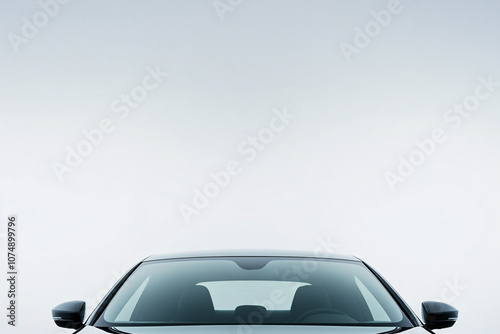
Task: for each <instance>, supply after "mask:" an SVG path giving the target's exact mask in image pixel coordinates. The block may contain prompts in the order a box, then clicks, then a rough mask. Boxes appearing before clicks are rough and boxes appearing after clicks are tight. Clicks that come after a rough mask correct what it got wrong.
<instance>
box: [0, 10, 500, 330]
mask: <svg viewBox="0 0 500 334" xmlns="http://www.w3.org/2000/svg"><path fill="white" fill-rule="evenodd" d="M499 10H500V6H499V5H498V2H497V1H494V0H491V1H479V2H471V1H456V0H454V1H451V0H448V1H439V2H435V1H430V0H422V1H410V0H401V1H399V2H398V1H396V0H391V1H347V0H343V1H340V0H332V1H319V0H317V1H310V0H308V1H305V0H304V1H289V0H287V1H285V0H279V1H278V0H275V1H261V0H259V1H245V0H231V1H230V0H220V1H219V0H216V1H214V2H213V1H212V0H203V1H202V0H197V1H181V0H178V1H156V0H151V1H95V0H88V1H81V2H77V1H68V0H64V1H63V0H41V1H40V2H38V1H15V2H12V1H5V0H4V1H1V2H0V12H1V13H2V19H1V20H0V26H1V34H2V36H3V38H1V39H0V52H1V56H0V59H1V76H0V88H1V90H0V91H1V93H2V98H1V99H0V136H1V139H2V140H1V144H0V154H1V162H2V163H1V165H0V213H1V215H0V220H1V229H0V247H1V250H0V254H1V255H0V260H1V262H0V263H1V265H0V267H1V268H3V269H2V271H3V272H4V275H7V274H6V273H7V256H6V255H7V250H6V248H7V239H6V231H7V221H8V217H9V215H17V219H18V224H19V225H18V234H17V244H18V250H17V256H18V260H17V261H18V263H17V264H18V268H19V276H18V286H17V290H18V291H17V292H18V299H17V303H18V310H17V311H18V314H17V325H18V326H17V327H15V328H12V327H11V326H8V325H7V320H8V319H7V317H6V314H7V311H6V307H4V306H5V305H7V303H8V300H7V297H6V292H7V290H8V285H7V281H6V280H5V279H2V281H1V283H0V291H1V292H0V295H1V296H3V297H2V299H1V301H0V304H1V305H3V306H2V307H1V308H2V309H3V310H4V311H2V314H1V317H0V319H3V320H2V321H1V322H0V332H2V333H28V332H36V333H52V334H58V333H63V332H67V331H65V330H62V329H59V328H58V327H56V326H55V324H54V323H53V322H52V320H51V316H50V310H51V308H52V307H53V306H55V305H57V304H59V303H61V302H64V301H67V300H73V299H83V300H86V301H87V303H88V305H89V307H90V308H92V307H93V306H95V304H96V303H97V301H98V300H99V299H100V298H101V297H102V296H103V295H104V293H105V292H106V291H107V290H108V289H109V288H110V287H111V285H112V284H113V283H114V282H115V281H116V280H117V279H118V278H119V277H120V276H121V275H122V274H123V272H124V271H125V270H126V269H128V268H129V267H131V266H132V265H133V264H135V263H136V262H138V261H140V260H141V259H143V258H144V257H146V256H148V255H150V254H155V253H165V252H172V251H185V250H198V249H227V248H265V249H280V248H281V249H301V250H310V251H312V250H315V249H320V250H321V251H332V252H338V253H350V254H354V255H356V256H359V257H361V258H362V259H364V260H366V261H367V262H368V263H370V264H371V265H373V266H374V267H375V268H376V269H377V270H379V271H380V272H381V273H382V274H383V275H384V276H385V277H386V278H387V279H388V280H389V281H390V282H391V283H392V284H393V285H394V286H395V288H396V289H397V290H398V291H399V292H400V293H401V294H402V295H403V297H404V298H405V299H406V300H407V301H408V303H409V304H410V305H411V307H412V308H413V309H414V310H415V311H416V312H417V313H418V314H420V303H421V302H422V301H424V300H442V301H446V302H449V303H451V304H452V305H454V306H455V307H457V308H458V309H459V310H460V317H459V321H458V322H457V324H456V325H455V327H453V328H451V329H448V330H445V331H442V332H443V333H445V332H446V333H450V334H452V333H494V332H495V330H494V320H493V319H495V315H497V314H498V312H497V310H496V308H497V302H496V301H497V300H498V299H499V297H500V295H499V292H498V291H499V290H498V289H496V288H495V285H493V284H496V283H497V282H498V281H499V279H500V277H499V274H498V272H497V270H496V268H495V267H496V260H495V256H498V255H499V246H498V243H496V239H497V236H498V232H499V227H498V221H499V218H500V213H499V210H498V195H499V190H498V189H499V185H500V174H499V173H498V170H499V162H500V161H499V149H498V147H499V144H500V134H499V131H498V124H499V121H500V117H499V114H498V111H499V107H500V57H498V55H499V51H500V46H499V44H498V41H497V34H498V31H500V20H499V17H498V16H499V13H500V12H499ZM215 179H217V182H215V181H214V180H215ZM2 277H3V276H2ZM4 313H5V314H4Z"/></svg>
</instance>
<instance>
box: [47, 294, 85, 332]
mask: <svg viewBox="0 0 500 334" xmlns="http://www.w3.org/2000/svg"><path fill="white" fill-rule="evenodd" d="M84 316H85V302H83V301H81V300H75V301H72V302H67V303H62V304H60V305H57V306H56V307H54V308H53V309H52V319H53V320H54V322H55V323H56V325H57V326H59V327H63V328H73V329H78V328H81V327H83V318H84Z"/></svg>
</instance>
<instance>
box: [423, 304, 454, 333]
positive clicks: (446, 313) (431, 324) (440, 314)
mask: <svg viewBox="0 0 500 334" xmlns="http://www.w3.org/2000/svg"><path fill="white" fill-rule="evenodd" d="M422 318H423V320H424V323H425V325H424V327H425V328H428V329H441V328H448V327H451V326H453V325H454V324H455V322H456V321H457V318H458V310H457V309H456V308H454V307H453V306H451V305H448V304H446V303H441V302H423V303H422Z"/></svg>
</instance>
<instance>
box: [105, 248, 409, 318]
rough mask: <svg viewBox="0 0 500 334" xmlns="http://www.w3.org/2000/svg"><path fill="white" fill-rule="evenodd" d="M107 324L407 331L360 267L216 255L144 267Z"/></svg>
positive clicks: (116, 301)
mask: <svg viewBox="0 0 500 334" xmlns="http://www.w3.org/2000/svg"><path fill="white" fill-rule="evenodd" d="M99 322H100V324H101V325H108V326H118V325H119V326H146V325H183V324H184V325H196V324H242V323H251V324H256V323H257V324H295V325H313V324H317V325H348V326H360V325H370V326H387V325H391V326H392V325H394V326H408V325H409V323H408V320H407V319H406V317H405V316H404V314H403V313H402V311H401V309H400V308H399V306H398V304H397V303H396V302H395V301H394V299H393V298H392V296H391V295H390V294H389V293H388V291H387V290H386V289H385V288H384V286H383V285H382V284H381V283H380V282H379V281H378V279H377V278H376V277H375V276H374V275H373V274H372V273H371V272H370V271H369V270H368V269H367V268H366V267H365V266H364V265H363V264H362V263H359V262H354V261H340V260H338V261H335V260H323V259H303V258H279V257H278V258H269V257H239V258H233V257H221V258H200V259H183V260H167V261H154V262H149V263H144V264H142V265H141V266H140V267H139V268H138V269H137V270H136V271H135V272H134V273H133V274H132V275H131V276H130V277H129V278H128V280H127V281H126V282H125V283H124V284H123V286H122V287H121V288H120V289H119V291H118V292H117V293H116V295H115V296H114V297H113V299H112V300H111V302H110V303H109V305H108V306H107V308H106V310H105V311H104V312H103V314H102V315H101V317H100V319H99V321H98V323H99Z"/></svg>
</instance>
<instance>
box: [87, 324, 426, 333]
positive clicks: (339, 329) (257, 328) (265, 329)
mask: <svg viewBox="0 0 500 334" xmlns="http://www.w3.org/2000/svg"><path fill="white" fill-rule="evenodd" d="M105 332H111V333H120V334H199V333H203V334H233V333H234V334H302V333H308V334H310V333H317V334H382V333H387V334H389V333H401V332H404V333H405V334H429V332H428V331H426V330H425V329H423V328H422V327H416V328H411V329H408V330H403V331H401V329H400V328H397V327H366V326H364V327H353V326H286V325H283V326H282V325H267V326H266V325H210V326H158V327H149V326H148V327H116V328H111V329H109V330H106V331H103V330H101V329H98V328H95V327H91V326H87V327H85V328H83V329H82V330H81V331H79V332H78V334H104V333H105Z"/></svg>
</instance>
